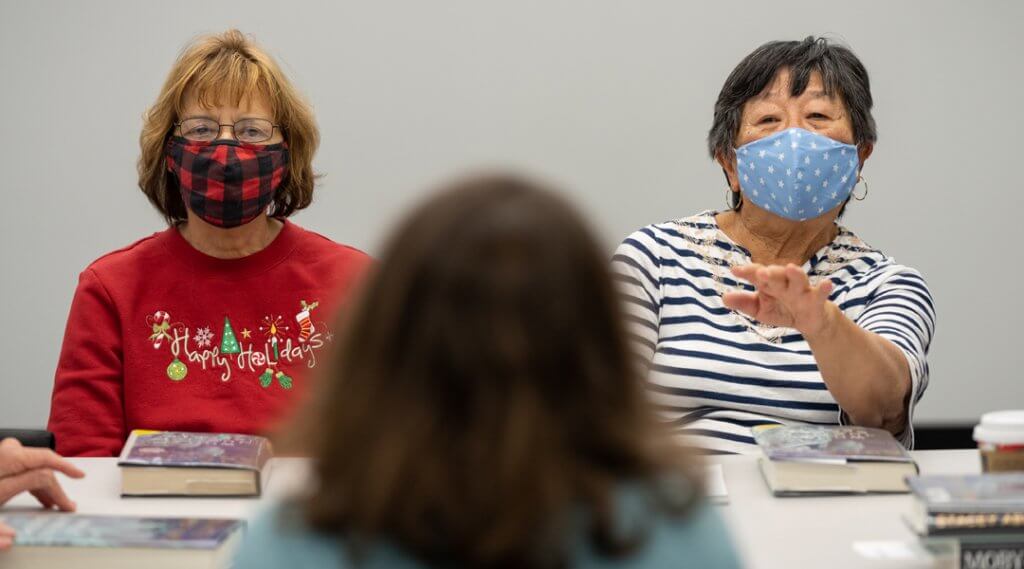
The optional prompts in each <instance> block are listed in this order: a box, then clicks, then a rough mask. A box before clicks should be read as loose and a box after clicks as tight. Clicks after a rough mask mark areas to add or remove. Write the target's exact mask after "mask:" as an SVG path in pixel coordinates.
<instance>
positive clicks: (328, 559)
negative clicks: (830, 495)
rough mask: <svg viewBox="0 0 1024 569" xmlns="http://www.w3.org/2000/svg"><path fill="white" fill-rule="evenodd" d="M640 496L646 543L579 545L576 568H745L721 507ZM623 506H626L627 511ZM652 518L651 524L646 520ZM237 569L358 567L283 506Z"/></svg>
mask: <svg viewBox="0 0 1024 569" xmlns="http://www.w3.org/2000/svg"><path fill="white" fill-rule="evenodd" d="M643 503H644V502H643V500H642V499H641V498H640V496H639V495H634V493H631V492H628V491H624V492H622V495H621V496H620V501H619V504H620V510H619V511H624V510H629V512H628V513H627V514H625V515H626V516H627V517H628V520H627V521H626V522H625V523H627V524H630V523H637V522H639V523H642V524H643V525H644V526H646V527H647V528H648V529H647V531H646V534H645V535H646V539H645V540H644V541H643V542H642V543H641V545H640V546H639V547H638V548H637V549H636V550H635V551H634V552H633V553H631V554H630V555H628V556H626V557H620V558H615V559H610V558H607V557H604V556H602V555H600V554H599V553H598V552H596V551H594V548H593V547H592V546H591V545H590V544H589V542H588V540H587V539H584V538H582V537H577V538H576V539H574V540H573V547H572V551H571V555H572V560H571V561H570V566H572V567H579V568H612V567H636V568H644V569H647V568H650V569H653V568H661V567H664V568H666V569H667V568H672V569H686V568H690V567H693V568H700V569H733V568H737V567H740V562H739V559H738V557H737V554H736V552H735V550H734V549H733V546H732V543H731V542H730V540H729V535H728V533H727V531H726V529H725V526H724V524H723V523H722V520H721V518H720V517H719V515H718V512H716V511H715V509H714V508H715V507H714V506H711V505H708V504H707V503H705V502H701V503H700V504H697V505H695V506H694V507H693V508H692V509H690V510H689V511H688V512H687V513H686V514H684V515H683V516H680V517H668V516H666V515H665V514H654V513H652V514H649V515H641V514H642V512H643V511H646V510H647V508H646V507H645V506H642V505H641V504H643ZM621 506H626V508H622V507H621ZM642 518H647V519H642ZM234 567H235V568H236V569H261V568H264V567H265V568H267V569H279V568H281V567H288V568H289V569H301V568H305V567H309V568H313V567H315V568H318V569H321V568H323V569H327V568H348V567H356V566H355V565H353V564H352V563H351V561H350V559H349V556H348V555H347V554H346V552H345V549H344V547H343V546H342V545H341V544H340V543H339V540H338V539H337V538H334V537H331V536H326V535H322V534H318V533H316V532H314V531H312V530H310V529H309V528H308V527H305V526H303V525H301V524H299V523H296V522H292V521H291V520H289V521H288V522H283V521H282V520H281V506H274V507H271V508H270V509H269V510H268V511H266V512H264V513H263V514H262V515H260V516H258V517H257V518H256V519H255V520H254V521H252V522H251V523H250V524H249V527H248V529H247V532H246V536H245V539H244V540H243V542H242V545H241V546H240V547H239V550H238V552H237V555H236V558H235V564H234ZM358 567H359V568H361V569H378V568H379V569H384V568H387V569H426V567H427V566H426V565H424V564H422V563H421V562H419V561H417V560H416V559H415V558H413V557H410V556H409V555H406V554H404V553H403V552H402V550H401V549H399V548H397V547H394V546H393V545H385V544H381V545H378V546H376V547H373V548H370V549H368V551H366V552H365V556H364V557H363V559H362V562H361V563H360V564H359V565H358Z"/></svg>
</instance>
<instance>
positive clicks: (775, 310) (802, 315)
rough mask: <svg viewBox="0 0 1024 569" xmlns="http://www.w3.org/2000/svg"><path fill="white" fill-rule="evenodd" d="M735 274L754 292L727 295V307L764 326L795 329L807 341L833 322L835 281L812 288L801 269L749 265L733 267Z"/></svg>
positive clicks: (824, 282)
mask: <svg viewBox="0 0 1024 569" xmlns="http://www.w3.org/2000/svg"><path fill="white" fill-rule="evenodd" d="M732 274H733V275H735V276H737V277H739V278H741V279H743V280H745V281H748V282H750V283H751V284H753V285H754V287H755V288H756V289H757V290H756V291H754V292H727V293H725V294H724V295H723V296H722V300H723V301H724V302H725V305H726V306H727V307H729V308H731V309H733V310H738V311H740V312H743V313H745V314H747V315H749V316H750V317H752V318H754V319H756V320H757V321H758V322H761V323H762V324H768V325H769V326H784V327H787V328H795V329H796V330H798V331H799V332H800V333H801V334H803V335H804V337H808V336H813V335H815V334H818V333H820V332H821V331H822V330H824V329H825V328H826V327H827V326H828V324H829V322H830V313H829V311H828V310H827V307H828V295H829V293H831V292H832V281H830V280H828V279H825V280H823V281H821V282H820V283H818V284H817V285H814V286H812V285H811V281H810V279H809V278H808V277H807V273H805V272H804V271H803V269H801V268H800V267H798V266H796V265H793V264H789V265H786V266H780V265H771V266H765V265H760V264H756V263H754V264H750V265H744V266H740V267H733V268H732Z"/></svg>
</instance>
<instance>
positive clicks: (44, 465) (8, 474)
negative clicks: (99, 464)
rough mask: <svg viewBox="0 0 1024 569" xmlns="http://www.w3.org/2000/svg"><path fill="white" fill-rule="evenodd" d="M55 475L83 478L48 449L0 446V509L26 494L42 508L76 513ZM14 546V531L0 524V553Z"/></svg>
mask: <svg viewBox="0 0 1024 569" xmlns="http://www.w3.org/2000/svg"><path fill="white" fill-rule="evenodd" d="M55 472H61V473H64V474H66V475H67V476H70V477H71V478H82V477H83V476H85V473H84V472H82V471H81V470H79V469H78V468H77V467H75V465H73V464H71V463H70V462H68V461H67V460H65V459H63V458H61V457H60V455H58V454H57V453H55V452H53V451H51V450H49V449H38V448H25V447H23V446H21V443H19V442H18V441H17V440H16V439H4V440H3V441H2V442H0V506H2V505H3V504H5V503H7V501H8V500H10V499H11V498H13V497H14V496H16V495H18V494H20V493H22V492H28V493H30V494H32V495H33V496H35V498H36V500H39V503H40V504H42V505H43V507H44V508H47V509H51V508H54V507H56V508H58V509H60V510H63V511H66V512H73V511H74V510H75V503H74V502H73V501H71V499H70V498H68V496H67V494H65V493H64V489H63V488H61V487H60V483H59V482H57V477H56V475H55V474H54V473H55ZM13 543H14V531H13V530H11V529H10V528H9V527H7V526H5V525H3V524H0V551H2V550H5V549H8V548H10V547H11V545H12V544H13Z"/></svg>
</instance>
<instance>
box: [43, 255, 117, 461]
mask: <svg viewBox="0 0 1024 569" xmlns="http://www.w3.org/2000/svg"><path fill="white" fill-rule="evenodd" d="M123 381H124V358H123V351H122V334H121V322H120V318H119V317H118V313H117V309H116V307H115V305H114V301H113V299H112V298H111V296H110V293H109V292H108V291H107V289H106V287H104V286H103V283H102V282H101V281H100V279H99V276H98V275H97V274H96V272H95V271H94V270H92V269H86V270H85V271H84V272H82V274H81V276H80V277H79V280H78V288H77V289H76V290H75V296H74V299H73V300H72V302H71V313H70V314H69V316H68V322H67V327H66V328H65V331H64V343H63V345H62V346H61V351H60V359H59V361H58V363H57V373H56V376H55V378H54V386H53V396H52V398H51V403H50V421H49V427H48V428H49V430H50V431H52V432H53V433H54V435H55V436H56V439H57V452H59V453H60V454H62V455H65V456H116V455H117V454H118V453H119V452H120V450H121V446H122V445H123V444H124V440H125V437H126V436H127V435H126V433H125V416H124V386H123Z"/></svg>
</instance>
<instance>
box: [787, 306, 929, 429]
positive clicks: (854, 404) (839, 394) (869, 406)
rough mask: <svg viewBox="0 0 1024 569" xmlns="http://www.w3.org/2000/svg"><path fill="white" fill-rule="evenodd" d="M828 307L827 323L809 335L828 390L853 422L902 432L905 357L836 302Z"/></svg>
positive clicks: (906, 392)
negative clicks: (851, 317)
mask: <svg viewBox="0 0 1024 569" xmlns="http://www.w3.org/2000/svg"><path fill="white" fill-rule="evenodd" d="M825 310H826V311H827V312H828V318H827V319H826V322H827V324H826V325H824V326H822V327H821V329H820V330H819V331H817V332H815V333H814V334H811V335H806V334H805V336H804V338H805V339H806V340H807V343H808V344H809V345H810V347H811V352H812V353H813V354H814V358H815V360H817V363H818V369H819V370H820V372H821V377H822V379H823V380H824V381H825V385H826V386H827V387H828V389H829V392H831V393H832V396H833V397H835V399H836V402H838V403H839V406H840V407H841V408H842V409H843V410H844V411H845V412H846V414H847V415H848V416H849V418H850V420H851V421H852V422H853V423H854V424H856V425H862V426H865V427H881V428H884V429H886V430H888V431H890V432H892V433H893V434H899V433H900V432H902V431H903V429H904V428H906V405H907V398H908V396H909V394H910V386H911V382H910V367H909V365H908V364H907V360H906V358H905V357H903V354H902V352H900V350H899V348H897V347H896V345H895V344H893V343H892V342H890V341H888V340H886V339H885V338H882V337H881V336H879V335H877V334H874V333H872V332H869V331H867V330H865V329H863V328H861V327H860V326H858V325H857V324H856V323H854V322H853V321H852V320H850V319H849V318H847V317H846V316H845V315H844V314H843V313H842V312H841V311H840V310H839V307H837V306H836V305H835V304H833V303H831V302H828V303H826V305H825Z"/></svg>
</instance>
